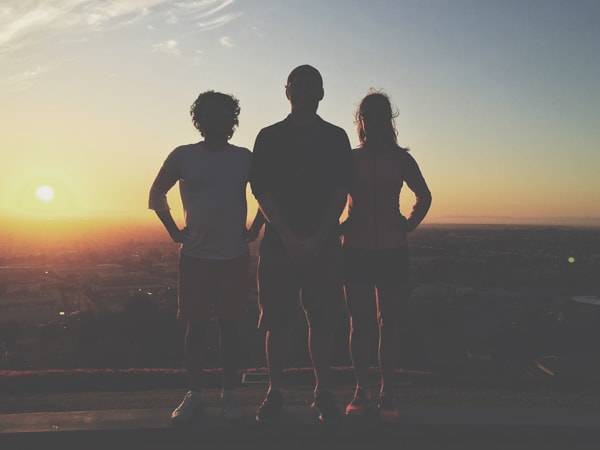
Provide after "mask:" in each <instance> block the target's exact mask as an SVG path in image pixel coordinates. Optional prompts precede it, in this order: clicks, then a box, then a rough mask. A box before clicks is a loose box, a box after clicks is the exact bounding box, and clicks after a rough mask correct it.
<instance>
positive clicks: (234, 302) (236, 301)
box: [177, 254, 248, 320]
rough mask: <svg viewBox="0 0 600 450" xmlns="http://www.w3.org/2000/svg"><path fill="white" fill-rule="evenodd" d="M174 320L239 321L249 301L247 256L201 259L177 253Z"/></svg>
mask: <svg viewBox="0 0 600 450" xmlns="http://www.w3.org/2000/svg"><path fill="white" fill-rule="evenodd" d="M178 289H179V290H178V303H179V305H178V306H179V307H178V311H177V317H178V318H180V319H183V320H209V319H211V318H213V317H218V318H222V319H231V320H235V319H240V318H242V317H243V315H244V314H245V311H246V307H247V302H248V255H243V256H239V257H237V258H233V259H224V260H220V259H203V258H194V257H192V256H188V255H184V254H180V256H179V286H178Z"/></svg>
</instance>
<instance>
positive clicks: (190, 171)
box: [148, 91, 262, 422]
mask: <svg viewBox="0 0 600 450" xmlns="http://www.w3.org/2000/svg"><path fill="white" fill-rule="evenodd" d="M190 113H191V116H192V121H193V123H194V126H195V127H196V128H197V129H198V131H200V133H201V134H202V136H203V137H204V139H203V140H202V141H200V142H197V143H195V144H188V145H182V146H180V147H177V148H176V149H175V150H173V151H172V152H171V153H170V154H169V155H168V156H167V159H166V160H165V162H164V163H163V165H162V167H161V169H160V171H159V172H158V175H157V176H156V179H155V180H154V183H153V184H152V187H151V189H150V196H149V205H148V206H149V208H150V209H153V210H155V212H156V214H157V215H158V217H159V219H160V220H161V222H162V223H163V225H164V227H165V229H166V230H167V232H168V233H169V235H170V236H171V238H172V239H173V241H175V242H178V243H180V244H181V247H180V257H179V285H178V303H179V309H178V317H179V318H180V319H182V320H184V321H185V323H186V334H185V346H184V349H185V365H186V369H187V373H188V389H189V390H188V392H187V393H186V395H185V397H184V399H183V401H182V402H181V404H180V405H179V406H178V407H177V408H176V409H175V410H174V411H173V413H172V414H171V418H172V420H173V421H174V422H186V421H189V420H190V419H192V417H193V416H194V415H195V413H197V412H198V410H199V409H201V407H202V401H201V398H200V390H201V379H200V378H201V372H202V361H201V351H202V345H203V339H204V334H205V331H206V326H207V323H208V321H209V320H210V319H211V317H212V316H214V315H216V316H217V317H218V320H219V327H220V334H221V349H220V351H221V360H222V363H223V392H222V400H223V414H224V416H225V417H226V418H228V419H235V418H237V417H239V416H240V406H239V401H238V398H237V397H238V396H237V393H236V391H235V388H236V387H238V384H239V373H238V368H239V360H240V354H239V336H238V321H239V320H240V318H242V317H243V314H244V310H245V306H246V302H247V298H248V290H247V281H248V245H247V242H248V240H249V239H251V238H254V237H255V235H257V234H258V233H257V230H258V229H259V228H260V225H261V224H262V216H261V215H260V214H257V217H256V218H255V220H254V223H253V225H252V227H251V229H250V230H246V214H247V212H246V210H247V206H246V185H247V182H248V176H249V171H250V161H251V155H252V154H251V152H250V150H248V149H246V148H242V147H236V146H234V145H231V144H229V143H228V141H229V139H230V138H231V136H233V133H234V130H235V128H236V127H237V125H238V116H239V113H240V107H239V102H238V100H237V99H236V98H234V97H232V96H230V95H226V94H222V93H220V92H214V91H207V92H203V93H201V94H200V95H199V96H198V98H197V99H196V101H195V102H194V103H193V104H192V107H191V110H190ZM178 181H179V190H180V194H181V200H182V203H183V209H184V212H185V223H186V226H185V228H184V229H182V230H181V229H179V228H178V226H177V224H176V223H175V221H174V220H173V217H172V215H171V212H170V210H169V205H168V203H167V198H166V194H167V192H168V191H169V189H171V187H173V185H174V184H175V183H176V182H178Z"/></svg>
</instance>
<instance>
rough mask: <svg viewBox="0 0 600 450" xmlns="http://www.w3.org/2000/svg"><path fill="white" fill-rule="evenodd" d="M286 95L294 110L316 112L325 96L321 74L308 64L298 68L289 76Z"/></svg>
mask: <svg viewBox="0 0 600 450" xmlns="http://www.w3.org/2000/svg"><path fill="white" fill-rule="evenodd" d="M285 95H286V96H287V98H288V100H289V101H290V103H291V104H292V109H294V110H303V111H312V112H316V111H317V108H318V106H319V102H320V101H321V100H323V97H324V96H325V91H323V78H322V77H321V74H320V73H319V71H318V70H317V69H315V68H314V67H313V66H309V65H308V64H304V65H302V66H298V67H296V68H295V69H294V70H292V71H291V72H290V74H289V75H288V79H287V84H286V85H285Z"/></svg>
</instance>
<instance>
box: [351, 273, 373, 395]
mask: <svg viewBox="0 0 600 450" xmlns="http://www.w3.org/2000/svg"><path fill="white" fill-rule="evenodd" d="M374 292H375V288H374V286H372V285H368V284H362V283H348V284H347V285H346V302H347V304H348V309H349V311H350V342H349V346H350V356H351V357H352V364H353V366H354V376H355V377H356V386H357V387H360V388H362V389H366V388H367V387H368V384H369V378H368V375H369V373H368V371H369V364H370V361H371V345H372V344H373V340H374V337H375V331H376V320H375V298H374Z"/></svg>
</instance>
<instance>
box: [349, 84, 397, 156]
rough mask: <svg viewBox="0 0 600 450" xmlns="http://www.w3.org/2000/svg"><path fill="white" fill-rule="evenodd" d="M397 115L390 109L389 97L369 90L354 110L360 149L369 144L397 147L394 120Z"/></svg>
mask: <svg viewBox="0 0 600 450" xmlns="http://www.w3.org/2000/svg"><path fill="white" fill-rule="evenodd" d="M397 116H398V113H396V112H394V110H393V109H392V104H391V102H390V99H389V97H388V96H387V95H386V94H384V93H383V92H381V91H375V90H371V91H369V93H368V94H367V95H366V96H365V98H363V99H362V101H361V102H360V105H359V106H358V109H357V110H356V117H355V121H356V128H357V131H358V139H359V140H360V145H361V147H365V146H367V145H369V144H372V145H377V146H381V145H382V146H390V147H397V146H398V140H397V131H396V125H395V124H394V119H395V118H396V117H397Z"/></svg>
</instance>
